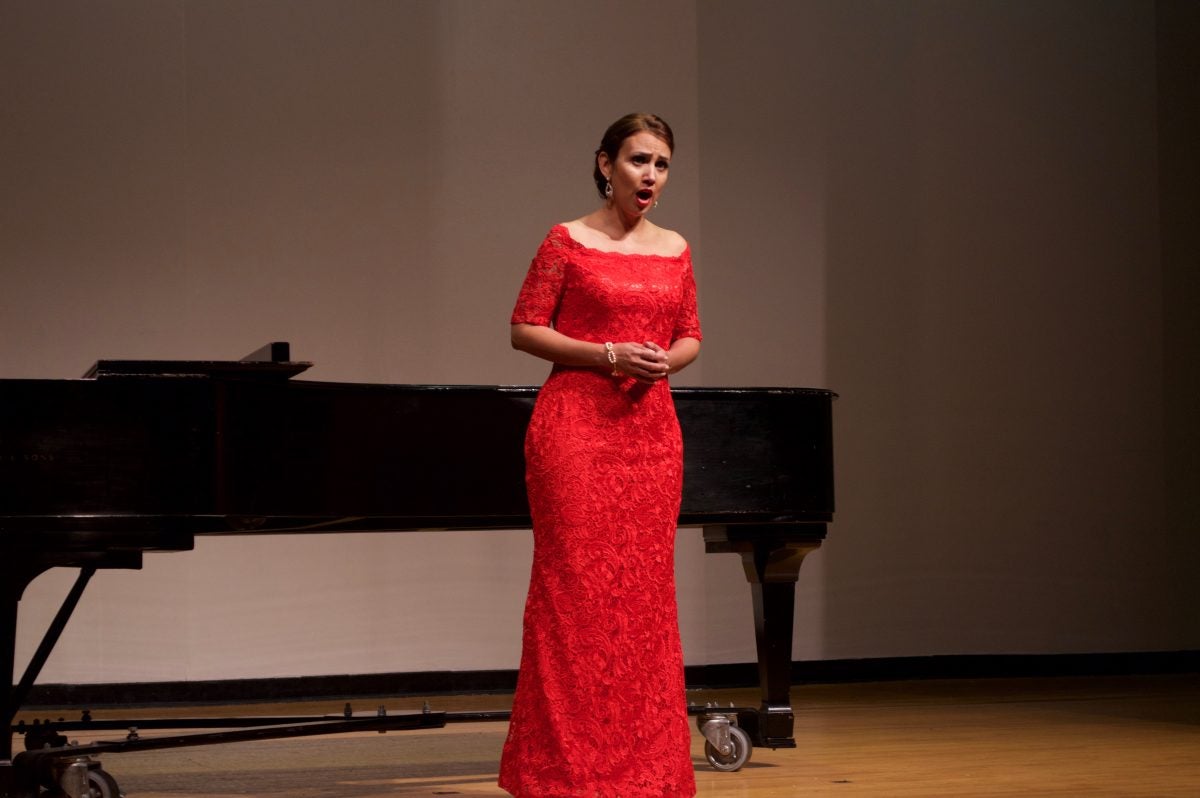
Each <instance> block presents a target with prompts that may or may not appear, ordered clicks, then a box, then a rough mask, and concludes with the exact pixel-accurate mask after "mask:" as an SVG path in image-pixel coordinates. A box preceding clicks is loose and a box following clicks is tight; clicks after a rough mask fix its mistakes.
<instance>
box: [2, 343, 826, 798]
mask: <svg viewBox="0 0 1200 798" xmlns="http://www.w3.org/2000/svg"><path fill="white" fill-rule="evenodd" d="M309 365H310V364H307V363H300V362H293V361H292V360H291V359H290V351H289V347H288V346H287V344H286V343H273V344H268V345H267V346H266V347H264V348H263V349H261V350H259V351H258V352H255V353H253V354H252V355H249V356H247V357H246V358H243V359H242V360H238V361H104V360H102V361H99V362H97V363H96V365H95V366H93V367H92V369H91V370H90V371H89V372H88V373H87V374H86V375H85V378H83V379H78V380H19V379H17V380H12V379H10V380H0V578H2V579H3V583H2V585H0V681H2V682H3V683H4V684H6V685H12V688H11V690H9V691H8V692H7V694H6V696H5V700H4V701H3V713H2V720H3V722H4V729H5V731H4V733H3V734H0V796H2V797H3V798H15V796H25V795H31V794H36V791H37V788H36V787H32V786H30V785H32V784H33V783H34V782H33V781H31V779H34V778H35V777H34V776H31V774H29V773H23V772H21V771H22V767H23V765H24V763H23V761H22V758H21V757H20V756H18V757H16V759H15V760H14V757H13V739H12V734H11V732H10V731H9V730H10V729H11V728H12V723H13V721H14V719H15V716H16V713H17V712H18V710H19V709H20V708H21V706H22V705H23V704H24V703H25V701H26V699H27V697H28V694H29V690H30V688H31V687H32V685H33V684H34V682H35V680H36V678H37V675H38V672H39V671H40V669H41V667H42V665H44V663H45V661H46V659H47V657H48V656H49V654H50V652H51V650H52V649H53V647H54V644H55V642H56V640H57V638H58V636H59V634H60V633H61V632H62V629H63V628H64V627H65V625H66V622H67V620H68V619H69V617H70V615H71V613H72V611H73V610H74V607H75V606H76V605H77V603H78V602H79V601H80V599H81V597H82V594H83V592H84V589H85V587H86V585H87V583H88V580H89V579H90V578H91V576H92V575H93V574H94V573H95V571H96V570H97V569H136V568H140V567H142V564H143V557H144V554H145V553H147V552H178V551H186V550H188V549H191V548H192V547H193V544H194V541H195V537H196V536H197V535H244V534H257V535H265V534H303V533H313V534H317V533H320V534H336V533H339V532H364V531H371V532H375V531H378V532H403V531H406V530H464V529H471V530H489V529H521V528H528V527H529V526H530V519H529V509H528V506H527V504H526V499H525V487H524V462H523V453H522V452H523V450H522V441H523V438H524V433H525V427H526V424H527V423H528V420H529V416H530V413H531V411H532V409H533V404H534V400H535V399H536V396H537V388H534V387H524V386H472V385H374V384H354V383H329V382H312V381H303V380H297V379H292V378H293V377H295V376H296V375H297V374H299V373H301V372H302V371H304V370H305V369H306V368H307V367H308V366H309ZM672 392H673V395H674V398H675V403H676V408H677V412H678V415H679V420H680V424H681V426H682V428H683V436H684V451H685V456H684V460H685V462H684V493H683V504H682V510H681V513H680V519H679V523H680V526H684V527H696V526H699V527H703V530H704V531H703V537H704V544H705V549H706V551H708V552H712V553H733V554H737V555H739V556H740V557H741V560H742V564H743V568H744V571H745V575H746V578H747V580H748V581H749V582H750V584H751V588H752V596H753V620H754V625H755V635H756V640H757V648H758V666H759V680H760V687H761V694H762V703H761V705H760V706H759V707H758V708H754V709H745V710H739V711H738V714H737V719H736V725H738V726H740V727H741V728H742V729H743V730H744V731H745V732H746V733H747V734H748V735H749V737H750V738H751V739H752V740H753V744H754V745H756V746H767V747H772V748H778V747H793V746H795V740H794V737H793V721H794V718H793V712H792V707H791V699H790V680H791V649H792V627H793V607H794V600H795V584H796V581H797V579H798V573H799V569H800V565H801V562H802V561H803V559H804V557H805V555H807V554H808V553H810V552H812V551H813V550H815V549H816V548H818V547H819V546H820V545H821V542H822V541H823V540H824V538H825V534H826V525H827V524H828V523H829V522H830V521H832V518H833V509H834V504H833V451H832V423H831V409H832V401H833V399H834V398H835V395H834V394H833V393H831V392H829V391H824V390H814V389H803V388H675V389H673V390H672ZM60 567H67V568H78V569H80V570H79V576H78V578H77V580H76V582H75V585H74V587H73V588H72V590H71V591H70V593H69V594H68V596H67V597H66V599H65V600H64V603H63V606H62V608H61V609H60V611H59V613H58V616H57V617H56V618H55V620H54V622H53V623H52V624H51V626H50V628H48V629H47V630H46V633H45V636H44V638H43V641H42V644H41V646H39V648H38V650H37V651H36V652H35V653H34V655H33V657H32V658H31V661H30V662H29V664H28V667H27V668H26V670H25V672H24V674H23V676H22V677H21V679H20V680H14V677H15V662H14V659H15V641H16V624H17V611H18V606H19V602H20V599H21V595H22V594H23V592H24V590H25V588H26V587H27V586H28V584H29V583H30V582H31V581H32V580H33V579H34V578H36V577H37V576H38V575H39V574H41V573H43V572H45V571H46V570H48V569H50V568H60ZM43 764H44V763H43ZM56 772H59V773H60V772H61V768H59V770H58V771H56ZM100 792H103V790H98V791H96V793H95V794H98V793H100Z"/></svg>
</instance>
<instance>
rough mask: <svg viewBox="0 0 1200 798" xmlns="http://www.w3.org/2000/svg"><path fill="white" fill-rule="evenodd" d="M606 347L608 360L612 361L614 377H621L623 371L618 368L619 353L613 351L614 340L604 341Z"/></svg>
mask: <svg viewBox="0 0 1200 798" xmlns="http://www.w3.org/2000/svg"><path fill="white" fill-rule="evenodd" d="M604 349H605V351H606V352H608V362H609V363H611V364H612V367H613V370H612V375H613V376H614V377H620V376H621V372H620V371H618V370H617V353H616V352H614V351H613V345H612V341H606V342H605V343H604Z"/></svg>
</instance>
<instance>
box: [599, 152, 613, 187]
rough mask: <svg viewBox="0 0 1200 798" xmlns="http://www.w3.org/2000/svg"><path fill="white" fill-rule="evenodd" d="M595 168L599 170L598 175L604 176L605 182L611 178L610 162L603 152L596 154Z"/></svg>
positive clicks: (606, 154)
mask: <svg viewBox="0 0 1200 798" xmlns="http://www.w3.org/2000/svg"><path fill="white" fill-rule="evenodd" d="M596 166H598V167H599V168H600V174H602V175H604V179H605V180H609V179H611V178H612V161H611V160H609V157H608V153H607V152H605V151H604V150H601V151H600V152H598V153H597V154H596Z"/></svg>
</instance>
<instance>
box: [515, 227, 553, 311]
mask: <svg viewBox="0 0 1200 798" xmlns="http://www.w3.org/2000/svg"><path fill="white" fill-rule="evenodd" d="M563 244H564V242H563V241H562V239H561V238H560V237H559V236H557V235H555V231H554V230H551V231H550V233H549V234H548V235H547V236H546V237H545V239H543V240H542V244H541V246H539V247H538V251H537V254H536V255H534V257H533V263H531V264H529V272H528V273H526V275H525V282H524V283H523V284H522V285H521V293H520V294H518V295H517V305H516V307H514V308H513V312H512V319H511V323H512V324H538V325H541V326H543V327H549V326H550V325H551V324H552V323H553V322H554V317H555V315H556V314H557V312H558V303H559V300H560V299H561V298H562V292H563V286H564V284H565V282H566V276H565V275H566V261H567V253H566V249H565V247H564V245H563Z"/></svg>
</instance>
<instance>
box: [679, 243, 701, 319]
mask: <svg viewBox="0 0 1200 798" xmlns="http://www.w3.org/2000/svg"><path fill="white" fill-rule="evenodd" d="M683 261H684V266H685V268H684V271H683V297H682V299H681V301H680V303H679V316H678V317H677V318H676V319H675V331H674V333H672V335H671V339H672V340H674V341H678V340H679V339H680V338H695V339H696V340H697V341H699V340H701V339H702V338H703V336H702V335H701V333H700V314H699V312H698V311H697V309H696V276H695V274H693V273H692V252H691V250H690V249H689V250H685V251H684V253H683Z"/></svg>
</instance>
